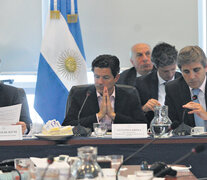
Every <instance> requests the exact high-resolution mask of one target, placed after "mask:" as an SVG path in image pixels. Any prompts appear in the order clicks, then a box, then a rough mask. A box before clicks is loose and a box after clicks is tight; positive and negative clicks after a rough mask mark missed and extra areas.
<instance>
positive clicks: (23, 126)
mask: <svg viewBox="0 0 207 180" xmlns="http://www.w3.org/2000/svg"><path fill="white" fill-rule="evenodd" d="M16 125H21V126H22V134H24V132H25V131H26V129H27V126H26V124H25V122H22V121H19V122H17V123H16Z"/></svg>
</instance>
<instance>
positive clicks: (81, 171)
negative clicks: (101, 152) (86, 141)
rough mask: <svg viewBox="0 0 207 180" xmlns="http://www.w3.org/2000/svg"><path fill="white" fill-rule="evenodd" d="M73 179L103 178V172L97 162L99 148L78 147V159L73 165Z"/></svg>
mask: <svg viewBox="0 0 207 180" xmlns="http://www.w3.org/2000/svg"><path fill="white" fill-rule="evenodd" d="M71 175H72V177H73V179H96V180H98V179H101V178H102V177H103V172H102V170H101V168H100V166H99V165H98V163H97V148H96V147H92V146H84V147H81V148H78V160H77V161H76V162H74V163H73V165H72V167H71Z"/></svg>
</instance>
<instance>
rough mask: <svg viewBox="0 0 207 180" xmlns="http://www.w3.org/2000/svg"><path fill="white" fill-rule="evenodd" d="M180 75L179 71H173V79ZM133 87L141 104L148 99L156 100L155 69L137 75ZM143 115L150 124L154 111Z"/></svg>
mask: <svg viewBox="0 0 207 180" xmlns="http://www.w3.org/2000/svg"><path fill="white" fill-rule="evenodd" d="M180 76H182V75H181V73H179V72H176V73H175V79H176V78H178V77H180ZM135 87H136V89H137V90H138V92H139V95H140V99H141V104H142V106H143V105H145V104H146V103H147V101H148V100H149V99H152V98H153V99H157V100H158V76H157V70H154V71H152V72H151V73H149V74H147V75H144V76H141V77H138V78H137V79H136V83H135ZM145 116H146V117H147V120H148V126H149V125H150V122H151V120H152V119H153V117H154V112H153V111H149V112H147V113H145Z"/></svg>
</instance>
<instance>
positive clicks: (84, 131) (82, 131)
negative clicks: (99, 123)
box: [73, 90, 91, 136]
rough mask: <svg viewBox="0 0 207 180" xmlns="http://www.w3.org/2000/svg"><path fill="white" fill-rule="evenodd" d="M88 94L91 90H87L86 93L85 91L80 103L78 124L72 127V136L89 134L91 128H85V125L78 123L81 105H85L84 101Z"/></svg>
mask: <svg viewBox="0 0 207 180" xmlns="http://www.w3.org/2000/svg"><path fill="white" fill-rule="evenodd" d="M90 95H91V91H90V90H88V91H87V93H86V97H85V99H84V101H83V104H82V106H81V108H80V110H79V112H78V125H77V126H75V127H74V128H73V134H74V136H89V135H90V134H91V129H90V128H85V127H83V126H81V125H80V114H81V112H82V110H83V107H84V105H85V103H86V101H87V99H88V97H89V96H90Z"/></svg>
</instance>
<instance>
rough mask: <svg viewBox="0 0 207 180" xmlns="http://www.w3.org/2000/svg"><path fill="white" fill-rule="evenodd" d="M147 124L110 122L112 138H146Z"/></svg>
mask: <svg viewBox="0 0 207 180" xmlns="http://www.w3.org/2000/svg"><path fill="white" fill-rule="evenodd" d="M146 137H148V135H147V124H112V139H116V138H123V139H125V138H127V139H129V138H146Z"/></svg>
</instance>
